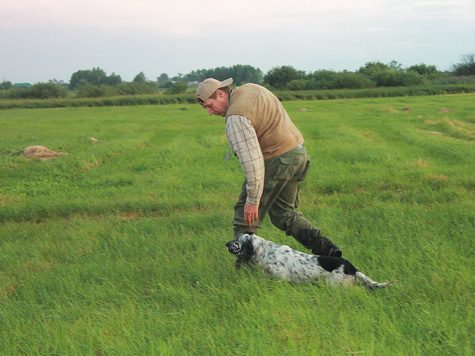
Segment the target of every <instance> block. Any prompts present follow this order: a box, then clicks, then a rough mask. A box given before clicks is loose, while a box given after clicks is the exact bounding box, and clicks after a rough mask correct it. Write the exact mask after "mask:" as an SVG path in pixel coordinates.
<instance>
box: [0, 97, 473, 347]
mask: <svg viewBox="0 0 475 356" xmlns="http://www.w3.org/2000/svg"><path fill="white" fill-rule="evenodd" d="M473 99H474V96H473V95H457V96H433V97H405V98H384V99H383V98H379V99H354V100H335V101H306V102H302V101H292V102H286V103H285V106H286V108H287V109H288V111H289V114H290V116H291V117H292V118H293V120H294V122H295V123H296V125H297V126H298V127H299V128H300V129H301V131H302V132H303V134H304V136H305V138H306V142H305V145H306V147H307V150H308V152H309V154H310V155H311V158H312V162H313V165H312V169H311V172H310V174H309V176H308V178H307V180H306V181H305V182H304V183H303V185H302V189H301V191H302V196H301V210H302V211H303V212H304V213H305V215H306V216H307V217H308V218H309V219H310V220H312V221H314V222H316V224H317V225H318V226H319V227H321V228H322V229H323V230H324V232H325V234H326V235H328V236H329V237H331V238H332V239H333V240H335V242H337V243H338V244H339V245H340V246H341V247H342V249H343V252H344V257H346V258H348V259H349V260H350V261H352V262H353V263H354V264H355V265H356V266H357V267H358V268H359V269H360V270H362V271H363V272H364V273H365V274H368V275H369V276H371V277H372V278H374V279H375V280H380V281H386V280H390V279H395V280H397V283H396V284H395V285H394V287H393V288H391V289H388V290H382V291H378V292H374V293H371V292H368V291H366V290H364V289H361V288H356V287H355V288H345V289H344V288H332V287H329V286H321V287H316V286H313V285H307V284H303V285H298V284H290V283H283V282H279V281H275V280H267V279H264V278H263V277H262V275H261V273H260V271H259V270H256V269H243V270H240V271H237V272H236V271H235V270H234V260H233V258H232V256H231V255H229V254H228V253H227V251H226V250H225V246H224V243H225V242H226V241H228V240H229V239H230V238H231V235H232V233H231V226H230V222H231V220H232V207H233V204H234V202H235V199H236V198H237V193H238V191H239V188H240V185H241V182H242V178H243V177H242V171H241V168H240V166H239V164H238V162H237V159H236V158H233V159H232V160H231V161H230V162H225V160H224V155H225V153H226V150H227V147H228V145H227V143H226V138H225V135H224V123H223V120H222V119H221V118H216V117H209V116H208V115H207V114H206V112H205V111H204V110H203V109H201V108H200V107H199V106H197V105H190V106H186V105H184V104H178V105H167V106H136V107H111V108H105V107H99V108H60V109H38V110H22V109H16V110H4V111H2V115H1V117H0V127H1V128H2V130H1V132H0V140H1V141H0V152H3V151H7V150H8V149H13V150H15V151H19V150H21V149H22V148H24V147H26V146H30V145H43V146H46V147H48V148H49V149H51V150H54V151H60V152H66V153H69V155H67V156H61V157H59V158H56V159H54V160H47V161H40V160H35V159H32V160H28V159H26V158H24V157H21V156H14V155H10V154H2V155H0V181H1V184H0V354H1V355H22V354H23V355H133V354H135V355H284V354H295V355H348V354H364V355H471V354H473V351H474V345H473V341H472V339H473V337H472V334H473V329H474V323H473V320H474V303H473V292H474V285H475V284H474V277H473V275H474V263H473V252H474V249H473V246H474V245H473V236H474V232H475V228H474V221H475V219H474V218H475V213H474V212H475V209H474V208H475V204H474V191H473V188H474V178H473V167H474V160H475V157H474V156H475V149H474V146H473V145H474V137H473V132H474V131H475V130H474V126H475V116H474V112H473ZM303 108H304V109H306V110H305V111H301V109H303ZM403 109H405V110H403ZM407 109H411V110H407ZM88 137H94V138H96V139H98V140H100V141H101V142H100V143H96V144H94V143H92V142H91V141H90V140H88ZM261 235H262V236H263V237H265V238H267V239H270V240H273V241H275V242H277V243H284V244H288V245H290V246H291V247H293V248H296V249H300V250H304V249H303V247H301V246H300V245H298V244H297V243H296V242H295V241H294V240H292V239H291V238H289V237H287V236H285V234H283V233H282V232H279V231H277V230H276V229H275V228H274V227H272V226H271V225H270V223H269V222H268V221H267V222H266V223H265V224H264V226H263V229H262V231H261Z"/></svg>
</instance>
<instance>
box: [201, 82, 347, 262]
mask: <svg viewBox="0 0 475 356" xmlns="http://www.w3.org/2000/svg"><path fill="white" fill-rule="evenodd" d="M232 82H233V80H232V78H229V79H227V80H225V81H223V82H220V81H218V80H216V79H213V78H209V79H206V80H205V81H203V82H202V83H201V84H200V85H199V87H198V89H197V90H196V98H197V100H198V102H199V103H200V104H201V105H202V106H203V108H205V109H206V110H208V113H209V114H210V115H218V116H222V117H225V118H226V137H227V139H228V142H229V144H230V145H231V147H232V149H233V151H234V152H235V153H236V155H237V157H238V158H239V162H240V163H241V166H242V168H243V171H244V175H245V180H244V184H243V185H242V189H241V194H240V195H239V199H238V202H237V203H236V206H235V208H234V220H233V225H234V235H235V236H236V235H237V234H240V233H243V232H253V233H256V232H257V229H258V228H259V227H260V225H261V223H262V220H263V219H264V217H265V216H266V215H269V218H270V220H271V222H272V224H273V225H274V226H276V227H277V228H278V229H280V230H282V231H285V233H286V234H287V235H291V236H293V237H294V238H295V239H296V240H297V241H298V242H299V243H301V244H302V245H303V246H305V247H306V248H308V249H310V250H312V253H313V254H315V255H324V256H333V257H341V255H342V252H341V249H340V248H339V247H338V246H337V245H335V244H334V243H333V242H332V241H331V240H330V239H328V238H327V237H324V236H322V234H321V231H320V230H319V229H318V228H316V227H315V226H313V225H312V224H311V223H310V222H309V221H307V220H306V219H305V218H304V216H303V214H302V213H301V212H298V211H296V209H297V207H298V205H299V188H300V182H302V181H303V180H304V179H305V177H306V175H307V173H308V170H309V168H310V160H309V158H308V156H307V151H306V149H305V147H304V146H303V142H304V139H303V136H302V134H301V133H300V131H299V130H298V129H297V127H296V126H295V125H294V123H293V122H292V121H291V119H290V118H289V115H288V114H287V111H286V110H285V109H284V107H283V106H282V104H281V103H280V101H279V99H278V98H277V97H276V96H275V95H274V94H273V93H271V92H270V91H269V90H267V89H266V88H264V87H262V86H260V85H257V84H245V85H242V86H240V87H237V88H236V89H231V87H230V85H231V83H232Z"/></svg>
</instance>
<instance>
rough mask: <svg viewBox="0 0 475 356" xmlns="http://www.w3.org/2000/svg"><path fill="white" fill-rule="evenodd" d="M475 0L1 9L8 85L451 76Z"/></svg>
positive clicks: (150, 2) (20, 4) (85, 0)
mask: <svg viewBox="0 0 475 356" xmlns="http://www.w3.org/2000/svg"><path fill="white" fill-rule="evenodd" d="M474 1H475V0H420V1H411V0H239V1H238V0H232V1H229V0H220V1H217V0H200V1H191V0H168V1H165V0H0V31H1V35H0V82H2V81H4V80H6V81H11V82H12V83H19V82H30V83H37V82H47V81H48V80H50V79H57V80H63V81H65V82H69V80H70V79H71V75H72V74H73V73H74V72H76V71H78V70H80V69H92V68H94V67H99V68H101V69H103V70H104V71H105V72H106V73H107V75H110V74H112V73H115V74H118V75H120V76H121V77H122V79H123V80H125V81H131V80H133V78H134V77H135V75H136V74H138V73H140V72H144V73H145V76H146V77H147V78H148V79H150V80H156V78H157V77H158V76H159V75H160V74H161V73H167V74H168V75H169V76H170V77H172V76H175V75H177V74H178V73H182V74H186V73H189V72H191V71H192V70H197V69H211V68H216V67H221V66H225V67H229V66H233V65H235V64H248V65H251V66H253V67H256V68H260V69H261V70H262V71H263V72H264V73H266V72H267V71H268V70H270V69H272V68H273V67H278V66H282V65H290V66H293V67H294V68H296V69H298V70H303V71H306V72H307V73H308V72H313V71H316V70H319V69H332V70H335V71H341V70H344V69H347V70H350V71H355V70H357V69H358V68H359V67H361V66H363V65H364V64H365V63H367V62H370V61H380V62H383V63H386V64H387V63H389V62H391V61H392V60H395V61H397V62H399V63H401V64H402V65H403V66H404V67H408V66H411V65H414V64H419V63H425V64H428V65H435V66H437V68H438V69H439V70H448V69H450V67H451V66H452V65H453V64H455V63H459V62H460V61H461V56H463V55H465V54H469V53H475V6H474Z"/></svg>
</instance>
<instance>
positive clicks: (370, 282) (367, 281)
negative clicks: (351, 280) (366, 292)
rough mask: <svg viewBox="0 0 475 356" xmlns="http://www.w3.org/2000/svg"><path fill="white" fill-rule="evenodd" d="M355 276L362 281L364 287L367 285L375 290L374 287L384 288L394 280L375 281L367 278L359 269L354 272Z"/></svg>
mask: <svg viewBox="0 0 475 356" xmlns="http://www.w3.org/2000/svg"><path fill="white" fill-rule="evenodd" d="M355 277H356V279H357V280H359V281H360V282H361V283H363V284H364V285H365V287H368V288H369V289H371V290H375V289H378V288H385V287H387V286H389V285H391V284H393V283H394V281H390V282H385V283H378V282H375V281H373V280H372V279H371V278H369V277H368V276H365V275H364V274H363V273H361V272H359V271H357V272H356V273H355Z"/></svg>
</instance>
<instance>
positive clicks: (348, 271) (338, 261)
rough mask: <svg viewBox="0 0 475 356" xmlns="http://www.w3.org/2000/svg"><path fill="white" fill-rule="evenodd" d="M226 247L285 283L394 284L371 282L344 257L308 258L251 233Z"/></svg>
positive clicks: (380, 285) (237, 237)
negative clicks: (358, 282) (357, 282)
mask: <svg viewBox="0 0 475 356" xmlns="http://www.w3.org/2000/svg"><path fill="white" fill-rule="evenodd" d="M226 247H227V248H228V251H229V252H230V253H232V254H233V255H236V256H237V257H238V259H239V260H241V261H242V262H244V263H246V262H257V263H259V266H260V267H261V269H262V272H263V273H264V275H265V276H269V277H275V278H279V279H283V280H286V281H296V282H305V281H309V282H315V283H319V282H329V283H330V284H355V282H356V281H360V282H361V283H362V284H363V285H364V286H365V287H367V288H369V289H377V288H384V287H386V286H388V285H390V284H391V283H393V282H392V281H391V282H386V283H378V282H375V281H373V280H371V279H370V278H369V277H367V276H365V275H364V274H363V273H361V272H360V271H358V270H357V269H356V268H355V266H353V265H352V264H351V263H350V262H349V261H347V260H345V259H344V258H339V257H327V256H316V255H308V254H306V253H303V252H300V251H296V250H293V249H291V248H290V247H289V246H286V245H278V244H276V243H274V242H272V241H267V240H264V239H263V238H262V237H259V236H257V235H254V234H251V233H249V234H247V233H246V234H240V235H238V236H236V238H235V239H234V240H233V241H229V242H227V243H226Z"/></svg>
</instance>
